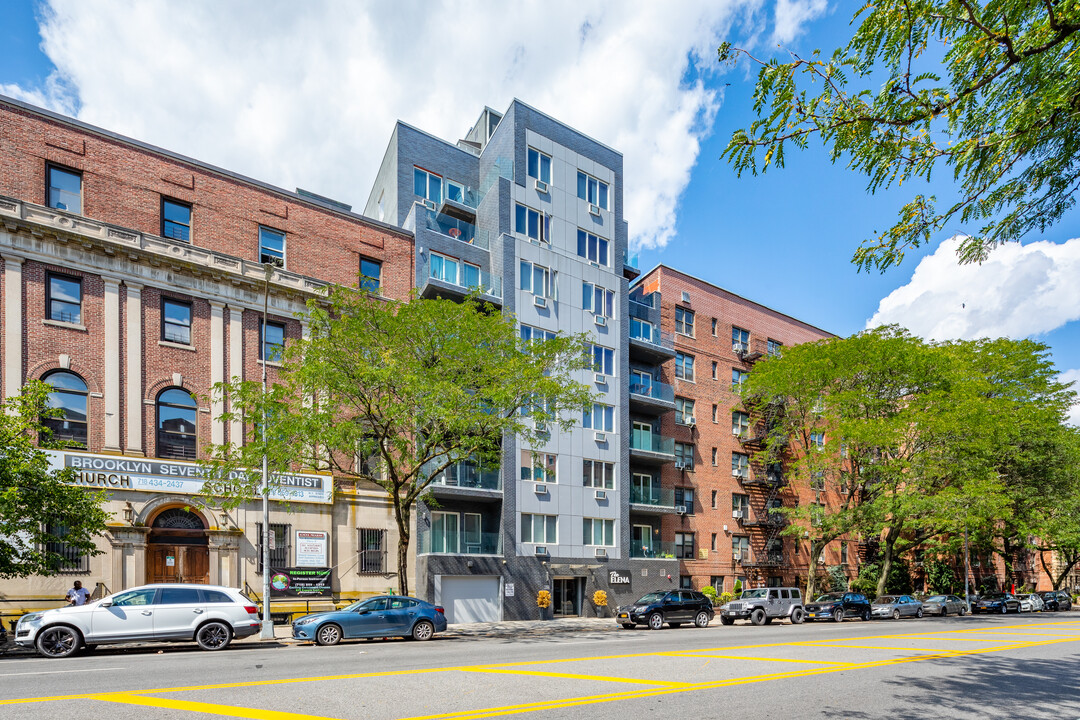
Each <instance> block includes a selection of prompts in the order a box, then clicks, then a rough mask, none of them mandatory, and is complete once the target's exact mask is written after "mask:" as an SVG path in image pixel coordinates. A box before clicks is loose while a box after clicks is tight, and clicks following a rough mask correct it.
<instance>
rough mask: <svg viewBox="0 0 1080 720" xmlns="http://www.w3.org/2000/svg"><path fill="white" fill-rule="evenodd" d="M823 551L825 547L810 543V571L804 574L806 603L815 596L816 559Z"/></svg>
mask: <svg viewBox="0 0 1080 720" xmlns="http://www.w3.org/2000/svg"><path fill="white" fill-rule="evenodd" d="M824 551H825V545H824V544H821V545H818V544H817V543H815V542H813V541H811V542H810V569H809V570H808V571H807V572H806V601H807V602H810V601H811V600H813V599H814V596H815V595H816V594H817V565H818V558H820V557H821V553H823V552H824Z"/></svg>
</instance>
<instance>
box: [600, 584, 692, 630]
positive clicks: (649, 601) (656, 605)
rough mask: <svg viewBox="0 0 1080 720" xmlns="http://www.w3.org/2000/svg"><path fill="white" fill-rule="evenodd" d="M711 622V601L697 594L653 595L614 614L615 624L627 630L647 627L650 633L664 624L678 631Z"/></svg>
mask: <svg viewBox="0 0 1080 720" xmlns="http://www.w3.org/2000/svg"><path fill="white" fill-rule="evenodd" d="M712 619H713V607H712V601H711V600H709V598H708V597H706V596H705V594H704V593H699V592H697V591H696V590H668V591H667V592H664V591H660V592H651V593H649V594H647V595H643V596H642V597H641V599H639V600H638V601H637V602H635V603H633V604H632V605H623V606H622V607H620V608H619V609H618V611H617V612H616V613H615V621H616V622H617V623H619V624H620V625H622V626H623V627H624V628H627V629H629V628H632V627H634V626H635V625H648V626H649V629H650V630H659V629H660V628H662V627H663V626H664V623H667V624H668V625H670V626H671V627H673V628H677V627H679V626H680V625H682V624H683V623H691V622H692V623H694V624H695V625H697V626H698V627H706V626H707V625H708V624H709V622H711V621H712Z"/></svg>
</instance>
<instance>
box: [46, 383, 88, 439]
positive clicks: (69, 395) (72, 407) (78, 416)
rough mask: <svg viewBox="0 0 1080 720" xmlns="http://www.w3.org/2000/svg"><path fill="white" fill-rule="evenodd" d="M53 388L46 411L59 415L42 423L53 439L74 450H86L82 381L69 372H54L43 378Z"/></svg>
mask: <svg viewBox="0 0 1080 720" xmlns="http://www.w3.org/2000/svg"><path fill="white" fill-rule="evenodd" d="M42 381H43V382H45V384H47V385H51V386H52V391H51V392H49V398H48V401H47V404H48V407H49V408H55V409H57V410H59V411H60V412H59V413H58V414H57V416H56V417H50V418H45V419H43V420H42V421H41V424H42V425H44V426H45V427H46V428H48V429H49V430H50V431H51V432H52V439H53V440H54V441H60V442H64V443H69V444H71V445H72V446H74V447H81V448H85V447H86V418H87V397H88V393H87V389H86V383H85V382H83V379H82V378H81V377H79V376H78V375H76V374H75V373H72V372H67V371H66V370H57V371H56V372H51V373H49V374H48V375H46V376H44V377H43V378H42Z"/></svg>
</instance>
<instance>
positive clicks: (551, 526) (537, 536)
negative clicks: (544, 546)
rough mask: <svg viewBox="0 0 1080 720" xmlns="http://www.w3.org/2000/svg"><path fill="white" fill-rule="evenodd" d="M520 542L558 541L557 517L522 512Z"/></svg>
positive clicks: (551, 542) (552, 542)
mask: <svg viewBox="0 0 1080 720" xmlns="http://www.w3.org/2000/svg"><path fill="white" fill-rule="evenodd" d="M521 542H526V543H550V544H554V543H557V542H559V533H558V517H557V516H555V515H530V514H529V513H522V514H521Z"/></svg>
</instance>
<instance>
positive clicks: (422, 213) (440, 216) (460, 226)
mask: <svg viewBox="0 0 1080 720" xmlns="http://www.w3.org/2000/svg"><path fill="white" fill-rule="evenodd" d="M415 212H416V213H417V217H418V219H419V223H418V224H419V225H420V226H421V227H424V228H427V229H428V230H431V231H433V232H437V233H439V234H440V235H445V236H447V237H451V238H454V239H455V240H458V241H460V242H463V243H467V244H469V245H474V246H476V247H479V248H483V249H484V250H488V249H489V248H490V246H491V242H490V240H489V239H488V234H487V233H486V232H485V231H483V230H477V228H476V226H475V225H473V224H472V223H471V222H466V221H465V220H460V219H458V218H456V217H451V216H450V215H447V214H445V213H440V212H435V211H434V210H432V209H430V208H427V207H424V205H423V204H422V203H417V204H416V205H415Z"/></svg>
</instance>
